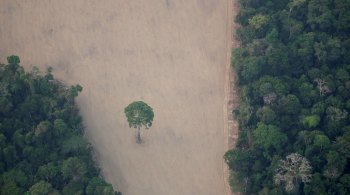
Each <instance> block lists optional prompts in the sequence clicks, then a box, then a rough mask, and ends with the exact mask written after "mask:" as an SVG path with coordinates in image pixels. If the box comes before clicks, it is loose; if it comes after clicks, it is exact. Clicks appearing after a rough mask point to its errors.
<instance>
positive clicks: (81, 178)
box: [0, 56, 120, 195]
mask: <svg viewBox="0 0 350 195" xmlns="http://www.w3.org/2000/svg"><path fill="white" fill-rule="evenodd" d="M7 60H8V64H6V65H5V64H1V65H0V194H1V195H16V194H27V195H44V194H69V195H70V194H86V195H100V194H103V195H113V194H115V195H116V194H120V193H119V192H116V191H115V190H114V189H113V187H112V185H111V184H109V183H107V182H105V181H104V180H103V179H102V178H101V177H100V171H99V168H98V167H96V166H95V164H94V161H93V158H92V147H91V145H90V144H89V143H88V142H87V141H86V140H85V139H84V138H83V133H84V127H83V125H82V119H81V117H80V116H79V110H78V109H77V107H76V106H75V103H74V99H75V98H76V97H77V96H78V94H79V92H81V91H82V87H81V86H80V85H74V86H70V87H66V86H65V85H63V84H62V83H60V82H58V81H57V80H55V79H54V77H53V75H52V74H51V69H50V68H49V69H48V71H47V72H46V73H45V74H42V73H40V71H39V70H38V69H37V68H34V69H33V70H32V71H31V72H29V73H27V72H25V71H24V69H23V67H22V66H20V64H19V63H20V59H19V57H18V56H9V57H8V58H7Z"/></svg>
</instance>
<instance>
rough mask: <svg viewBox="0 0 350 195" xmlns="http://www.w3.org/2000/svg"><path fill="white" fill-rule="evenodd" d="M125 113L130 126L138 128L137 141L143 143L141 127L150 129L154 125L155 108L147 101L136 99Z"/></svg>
mask: <svg viewBox="0 0 350 195" xmlns="http://www.w3.org/2000/svg"><path fill="white" fill-rule="evenodd" d="M124 113H125V116H126V118H127V120H128V123H129V127H134V128H137V130H138V134H137V142H138V143H141V134H140V128H141V127H145V128H146V129H148V128H149V127H151V126H152V122H153V118H154V113H153V109H152V108H151V107H150V106H149V105H147V104H146V103H145V102H142V101H136V102H132V103H131V104H129V105H128V106H127V107H126V108H125V109H124Z"/></svg>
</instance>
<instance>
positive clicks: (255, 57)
mask: <svg viewBox="0 0 350 195" xmlns="http://www.w3.org/2000/svg"><path fill="white" fill-rule="evenodd" d="M239 2H240V11H239V14H238V15H237V17H236V22H237V23H239V24H240V28H238V29H237V38H238V39H239V41H240V43H241V45H240V47H239V48H237V49H234V51H233V54H232V65H233V67H234V69H235V70H236V72H237V75H238V86H239V90H240V106H239V108H238V109H237V110H234V111H233V113H234V114H235V116H236V118H237V120H238V123H239V138H238V141H237V143H236V149H235V150H230V151H228V152H227V153H226V154H225V157H224V158H225V160H226V162H227V164H228V166H229V168H230V169H231V176H230V185H231V188H232V189H233V191H240V192H243V193H244V194H285V193H295V194H350V163H349V158H350V118H349V112H350V37H349V32H350V1H349V0H266V1H259V0H240V1H239Z"/></svg>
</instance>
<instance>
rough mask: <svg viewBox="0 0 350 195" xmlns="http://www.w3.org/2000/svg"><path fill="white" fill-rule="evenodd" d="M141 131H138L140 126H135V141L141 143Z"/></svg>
mask: <svg viewBox="0 0 350 195" xmlns="http://www.w3.org/2000/svg"><path fill="white" fill-rule="evenodd" d="M141 142H142V140H141V132H140V127H137V143H139V144H140V143H141Z"/></svg>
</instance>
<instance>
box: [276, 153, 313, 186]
mask: <svg viewBox="0 0 350 195" xmlns="http://www.w3.org/2000/svg"><path fill="white" fill-rule="evenodd" d="M311 169H312V167H311V166H310V163H309V161H308V160H307V159H306V158H305V157H303V156H301V155H300V154H298V153H292V154H290V155H288V156H287V157H286V160H281V161H280V163H279V166H278V169H277V173H276V175H275V176H274V179H275V184H277V185H281V184H282V183H283V184H284V185H285V190H286V192H292V191H295V190H296V188H298V187H299V182H304V183H308V182H310V181H311Z"/></svg>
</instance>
